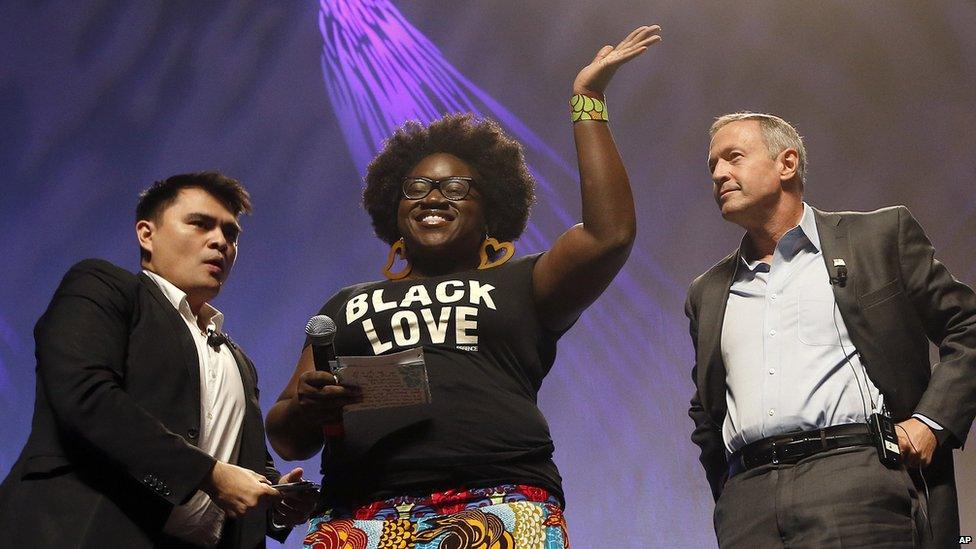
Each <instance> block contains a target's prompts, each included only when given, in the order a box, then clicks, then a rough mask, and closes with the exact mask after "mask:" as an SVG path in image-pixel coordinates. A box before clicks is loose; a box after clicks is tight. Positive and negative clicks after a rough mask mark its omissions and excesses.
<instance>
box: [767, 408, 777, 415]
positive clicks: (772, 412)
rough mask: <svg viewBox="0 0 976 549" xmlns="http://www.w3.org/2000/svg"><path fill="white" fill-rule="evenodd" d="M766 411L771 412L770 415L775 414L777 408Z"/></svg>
mask: <svg viewBox="0 0 976 549" xmlns="http://www.w3.org/2000/svg"><path fill="white" fill-rule="evenodd" d="M766 413H767V414H769V415H773V414H775V413H776V410H773V409H772V408H770V409H769V411H768V412H766Z"/></svg>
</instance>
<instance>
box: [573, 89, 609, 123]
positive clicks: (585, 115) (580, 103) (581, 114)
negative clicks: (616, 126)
mask: <svg viewBox="0 0 976 549" xmlns="http://www.w3.org/2000/svg"><path fill="white" fill-rule="evenodd" d="M569 106H570V108H571V113H572V118H573V122H579V121H580V120H602V121H603V122H607V121H608V120H609V119H608V118H607V104H606V103H604V102H603V101H600V100H599V99H594V98H592V97H589V96H586V95H583V94H581V93H578V94H576V95H574V96H573V97H571V98H570V99H569Z"/></svg>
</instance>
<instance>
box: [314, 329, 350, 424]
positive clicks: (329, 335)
mask: <svg viewBox="0 0 976 549" xmlns="http://www.w3.org/2000/svg"><path fill="white" fill-rule="evenodd" d="M305 333H306V334H308V338H309V340H311V344H312V362H313V363H314V364H315V369H316V370H317V371H319V372H329V373H331V374H332V377H335V379H336V382H337V383H338V381H339V378H338V377H336V375H335V371H334V370H333V369H332V365H333V364H334V363H335V359H336V354H335V345H334V343H335V335H336V323H335V321H334V320H332V319H331V318H329V317H328V316H326V315H315V316H313V317H312V318H310V319H308V324H306V325H305ZM322 432H323V433H324V434H325V436H326V437H327V438H329V439H335V438H341V437H342V436H343V435H344V434H345V433H346V430H345V427H344V426H343V424H342V419H341V418H340V419H339V421H338V422H335V423H326V424H324V425H322Z"/></svg>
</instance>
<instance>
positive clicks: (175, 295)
mask: <svg viewBox="0 0 976 549" xmlns="http://www.w3.org/2000/svg"><path fill="white" fill-rule="evenodd" d="M142 272H144V273H146V276H148V277H149V278H151V279H152V280H153V282H155V283H156V285H157V286H159V290H160V291H161V292H163V295H164V296H166V300H167V301H169V302H170V303H171V304H172V305H173V307H174V308H175V309H176V310H177V311H179V313H180V314H182V315H183V316H185V317H187V318H188V319H190V320H191V321H192V322H193V323H194V324H196V325H197V326H199V322H198V320H199V319H198V316H196V315H194V314H193V311H192V310H191V309H190V303H189V302H188V301H187V300H186V292H184V291H183V290H181V289H179V288H177V287H176V286H175V285H174V284H173V283H172V282H170V281H169V280H166V279H165V278H163V277H162V276H160V275H158V274H156V273H154V272H152V271H149V270H146V269H143V270H142ZM199 317H202V318H203V319H204V320H205V321H206V323H207V325H208V326H209V327H211V328H213V330H214V331H216V332H219V331H220V329H221V328H222V327H223V325H224V313H222V312H220V311H218V310H217V309H216V308H215V307H214V306H213V305H211V304H209V303H204V304H203V306H202V307H200V315H199Z"/></svg>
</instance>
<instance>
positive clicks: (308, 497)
mask: <svg viewBox="0 0 976 549" xmlns="http://www.w3.org/2000/svg"><path fill="white" fill-rule="evenodd" d="M303 472H304V471H302V468H301V467H295V468H294V469H292V471H291V472H290V473H288V474H287V475H284V476H282V477H281V479H280V480H279V481H278V482H279V483H281V484H285V483H288V482H298V481H300V480H302V473H303ZM318 498H319V493H318V492H317V491H315V492H297V493H285V494H283V497H282V498H281V501H279V502H278V503H276V504H275V506H274V509H273V510H272V511H271V513H272V515H271V516H272V518H273V519H274V523H275V524H276V525H280V526H288V527H291V526H295V525H296V524H302V523H303V522H306V521H307V520H308V517H309V515H311V514H312V510H313V509H314V508H315V503H316V501H317V500H318Z"/></svg>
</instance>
